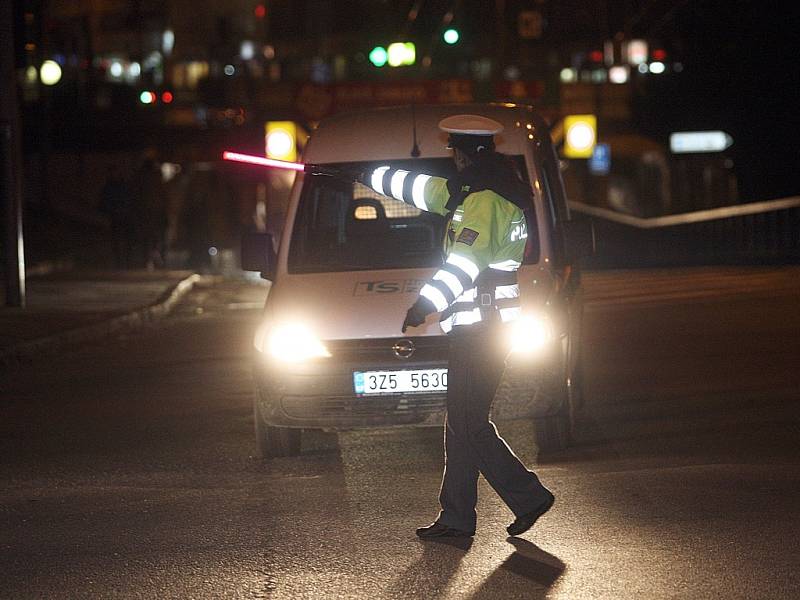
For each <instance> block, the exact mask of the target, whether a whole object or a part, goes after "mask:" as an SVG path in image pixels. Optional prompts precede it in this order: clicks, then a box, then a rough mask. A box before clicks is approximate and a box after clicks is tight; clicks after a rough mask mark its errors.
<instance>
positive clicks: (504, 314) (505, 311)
mask: <svg viewBox="0 0 800 600" xmlns="http://www.w3.org/2000/svg"><path fill="white" fill-rule="evenodd" d="M521 312H522V308H520V307H519V306H513V307H511V308H501V309H500V319H501V320H502V321H503V323H508V322H509V321H514V320H516V319H517V318H518V317H519V314H520V313H521Z"/></svg>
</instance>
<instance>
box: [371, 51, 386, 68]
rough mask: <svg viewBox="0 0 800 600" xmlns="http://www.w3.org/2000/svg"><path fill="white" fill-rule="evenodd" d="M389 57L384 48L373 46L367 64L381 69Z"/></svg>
mask: <svg viewBox="0 0 800 600" xmlns="http://www.w3.org/2000/svg"><path fill="white" fill-rule="evenodd" d="M388 59H389V56H388V55H387V54H386V48H384V47H383V46H375V47H374V48H373V49H372V51H371V52H370V53H369V62H371V63H372V64H373V65H375V66H376V67H382V66H383V65H385V64H386V61H387V60H388Z"/></svg>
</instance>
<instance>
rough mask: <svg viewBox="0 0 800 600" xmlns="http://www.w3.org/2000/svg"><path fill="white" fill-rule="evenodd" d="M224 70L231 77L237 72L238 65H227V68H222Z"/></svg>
mask: <svg viewBox="0 0 800 600" xmlns="http://www.w3.org/2000/svg"><path fill="white" fill-rule="evenodd" d="M222 71H223V72H224V73H225V75H227V76H228V77H230V76H232V75H233V74H234V73H236V67H234V66H233V65H225V68H224V69H222Z"/></svg>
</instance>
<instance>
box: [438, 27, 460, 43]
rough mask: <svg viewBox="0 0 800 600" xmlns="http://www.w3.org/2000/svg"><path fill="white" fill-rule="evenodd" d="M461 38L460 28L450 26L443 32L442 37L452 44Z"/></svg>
mask: <svg viewBox="0 0 800 600" xmlns="http://www.w3.org/2000/svg"><path fill="white" fill-rule="evenodd" d="M460 38H461V35H460V34H459V33H458V29H453V28H450V29H448V30H447V31H445V32H444V33H443V34H442V39H444V41H445V42H446V43H448V44H450V45H451V46H452V45H453V44H455V43H457V42H458V40H459V39H460Z"/></svg>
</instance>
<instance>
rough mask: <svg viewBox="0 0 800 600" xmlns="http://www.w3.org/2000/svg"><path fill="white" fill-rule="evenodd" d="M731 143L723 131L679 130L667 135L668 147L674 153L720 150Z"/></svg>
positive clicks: (728, 136) (731, 139)
mask: <svg viewBox="0 0 800 600" xmlns="http://www.w3.org/2000/svg"><path fill="white" fill-rule="evenodd" d="M731 144H733V138H732V137H731V136H730V135H728V134H727V133H725V132H724V131H681V132H678V133H672V134H670V136H669V149H670V150H672V152H674V153H675V154H688V153H698V152H722V151H723V150H725V149H726V148H728V147H729V146H730V145H731Z"/></svg>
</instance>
